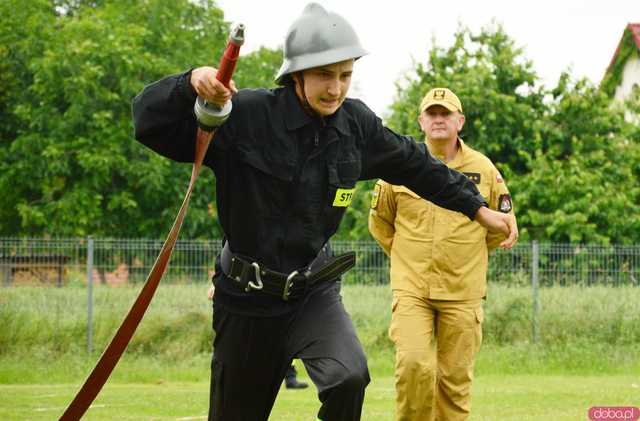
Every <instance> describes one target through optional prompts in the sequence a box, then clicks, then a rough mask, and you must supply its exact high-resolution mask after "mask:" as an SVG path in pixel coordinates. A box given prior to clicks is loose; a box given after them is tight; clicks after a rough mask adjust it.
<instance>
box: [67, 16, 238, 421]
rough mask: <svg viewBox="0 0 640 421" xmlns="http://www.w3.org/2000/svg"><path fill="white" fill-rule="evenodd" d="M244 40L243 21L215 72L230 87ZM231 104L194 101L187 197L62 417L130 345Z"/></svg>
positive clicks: (85, 404) (75, 413)
mask: <svg viewBox="0 0 640 421" xmlns="http://www.w3.org/2000/svg"><path fill="white" fill-rule="evenodd" d="M243 43H244V25H242V24H238V25H236V26H235V27H234V28H233V29H232V30H231V33H230V35H229V40H228V42H227V46H226V48H225V50H224V53H223V55H222V58H221V59H220V65H219V68H218V72H217V74H216V79H218V80H219V81H220V82H221V83H222V84H223V85H225V86H226V87H227V88H229V82H230V81H231V76H232V75H233V71H234V70H235V67H236V62H237V60H238V56H239V54H240V47H241V46H242V44H243ZM231 108H232V106H231V101H227V102H226V103H225V104H224V106H222V107H219V106H217V105H215V104H211V103H208V102H207V101H206V100H205V99H204V98H202V97H200V96H198V98H197V100H196V103H195V105H194V113H195V115H196V119H197V120H198V129H197V132H196V147H195V157H194V162H193V169H192V171H191V179H190V181H189V187H188V189H187V193H186V194H185V197H184V200H183V201H182V206H180V210H179V211H178V215H177V216H176V219H175V221H174V222H173V226H172V227H171V230H170V231H169V234H168V235H167V238H166V240H165V242H164V244H163V246H162V249H161V250H160V254H159V255H158V257H157V259H156V261H155V263H154V264H153V267H152V268H151V271H150V272H149V275H148V276H147V280H146V281H145V284H144V286H143V287H142V290H141V291H140V293H139V294H138V298H136V301H135V302H134V303H133V305H132V306H131V309H130V310H129V313H127V316H126V317H125V318H124V320H123V321H122V324H121V325H120V327H119V328H118V331H117V332H116V334H115V335H114V337H113V339H111V343H109V345H108V346H107V348H106V349H105V351H104V352H103V353H102V356H101V357H100V359H99V360H98V363H97V364H96V366H95V367H94V368H93V370H92V371H91V374H89V377H87V379H86V380H85V382H84V384H83V385H82V388H81V389H80V390H79V391H78V393H77V394H76V396H75V398H74V399H73V401H71V403H70V404H69V406H68V407H67V409H66V410H65V412H64V413H63V414H62V416H61V417H60V421H76V420H79V419H80V418H82V416H83V415H84V413H85V412H86V411H87V409H89V406H90V405H91V403H92V402H93V401H94V399H95V398H96V396H97V395H98V393H100V390H101V389H102V387H103V386H104V384H105V383H106V381H107V380H108V379H109V376H110V375H111V372H112V371H113V369H114V368H115V366H116V364H117V363H118V361H119V360H120V357H121V356H122V354H123V353H124V350H125V349H126V348H127V345H128V344H129V341H130V340H131V338H132V337H133V334H134V333H135V331H136V329H137V327H138V324H139V323H140V321H141V320H142V317H143V316H144V313H145V312H146V311H147V308H148V307H149V304H150V303H151V300H152V299H153V295H154V293H155V291H156V289H157V287H158V284H159V283H160V280H161V279H162V275H163V274H164V272H165V269H166V268H167V264H168V263H169V258H170V257H171V253H172V252H173V247H174V245H175V243H176V240H177V239H178V234H179V233H180V228H181V226H182V221H183V220H184V216H185V214H186V211H187V208H188V207H189V199H190V198H191V192H192V191H193V187H194V185H195V182H196V179H197V178H198V174H199V173H200V167H201V166H202V161H203V159H204V156H205V154H206V152H207V148H208V147H209V143H210V142H211V139H212V138H213V135H214V133H215V129H216V128H217V127H219V126H220V125H222V123H224V121H225V120H226V119H227V117H229V114H230V113H231Z"/></svg>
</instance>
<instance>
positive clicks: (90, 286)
mask: <svg viewBox="0 0 640 421" xmlns="http://www.w3.org/2000/svg"><path fill="white" fill-rule="evenodd" d="M87 352H88V353H89V354H91V352H93V237H92V236H89V237H87Z"/></svg>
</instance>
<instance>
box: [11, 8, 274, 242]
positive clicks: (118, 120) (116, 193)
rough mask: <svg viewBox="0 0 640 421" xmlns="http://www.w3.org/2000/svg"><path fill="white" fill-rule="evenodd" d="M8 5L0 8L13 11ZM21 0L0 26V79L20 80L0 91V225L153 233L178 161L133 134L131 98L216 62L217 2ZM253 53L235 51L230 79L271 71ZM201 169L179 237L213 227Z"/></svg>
mask: <svg viewBox="0 0 640 421" xmlns="http://www.w3.org/2000/svg"><path fill="white" fill-rule="evenodd" d="M18 3H19V2H17V1H11V2H7V3H2V5H3V6H2V7H6V8H7V9H13V10H17V11H22V10H23V9H25V8H24V7H23V6H22V5H21V4H22V3H21V4H20V5H18ZM27 4H28V5H29V7H28V9H29V11H25V13H28V14H26V15H25V16H28V17H29V18H28V19H27V18H26V17H25V19H23V20H19V19H12V20H4V21H3V26H2V27H0V31H1V32H0V36H1V38H0V41H2V44H0V54H2V55H3V58H4V57H7V56H8V57H10V58H12V60H8V61H5V60H3V61H2V66H4V67H3V69H2V70H4V69H5V68H8V73H5V72H2V76H1V77H3V78H5V79H3V82H4V81H5V80H8V79H9V78H12V79H15V81H17V83H18V85H19V86H20V90H13V91H10V92H6V93H5V92H2V93H0V101H1V102H0V110H2V121H3V122H5V121H9V123H8V124H6V125H4V127H3V129H0V130H3V131H2V136H3V138H2V140H3V142H2V148H0V154H2V155H1V157H2V158H3V159H2V161H1V162H0V193H2V194H3V195H4V196H3V197H4V198H9V200H8V201H4V200H3V204H4V205H2V206H0V221H2V225H0V235H67V236H69V235H87V234H94V235H102V236H136V237H138V236H144V237H160V236H162V235H164V233H165V232H166V230H167V229H168V227H170V225H171V223H172V222H173V218H174V216H175V212H176V211H177V208H178V206H179V205H180V201H181V197H182V195H183V194H184V191H185V189H186V185H187V183H188V180H189V174H190V166H188V165H184V164H177V163H174V162H171V161H168V160H166V159H164V158H161V157H159V156H157V155H156V154H154V153H152V152H150V151H148V150H147V149H146V148H144V147H143V146H141V145H139V144H138V143H137V142H135V141H133V136H132V124H131V105H130V104H131V100H132V99H133V97H134V96H135V95H136V94H137V93H138V92H140V91H141V90H142V88H143V86H144V85H145V84H146V83H150V82H152V81H154V80H157V79H159V78H160V77H162V76H165V75H167V74H171V73H177V72H180V71H184V70H185V69H188V68H189V66H192V67H196V66H199V65H204V64H213V65H215V64H217V59H218V57H219V54H221V52H222V49H223V47H224V45H225V43H226V39H227V36H228V31H229V25H228V23H227V22H225V21H224V17H223V13H222V11H221V10H220V9H218V8H217V7H216V6H215V4H214V3H213V2H212V1H199V2H191V1H188V0H179V1H172V2H165V1H162V0H151V1H142V0H137V1H133V2H131V1H123V0H117V1H112V2H95V1H77V0H74V1H66V2H65V1H58V2H55V3H54V4H51V3H49V2H44V1H42V2H33V3H29V2H27ZM32 10H37V11H38V12H39V13H38V14H33V13H32ZM6 15H7V14H5V16H6ZM33 16H37V17H38V18H37V19H36V18H35V17H33ZM5 21H8V22H5ZM49 28H51V31H53V30H54V29H55V37H53V36H52V34H51V32H50V31H48V29H49ZM11 34H16V35H13V38H12V35H11ZM15 39H19V40H22V43H21V44H19V45H18V47H19V48H17V49H13V47H12V45H13V44H12V42H13V41H14V40H15ZM9 46H11V48H9ZM7 51H9V53H7ZM216 55H217V56H216ZM253 57H257V58H255V59H253ZM260 57H270V56H269V52H268V51H267V50H264V51H261V52H259V53H257V54H254V55H253V56H251V58H250V59H248V60H247V61H248V63H249V64H250V65H251V66H254V67H255V68H253V69H250V68H248V67H247V66H246V65H245V64H244V63H243V64H242V65H239V66H238V77H239V78H240V79H242V78H245V79H246V80H247V81H258V80H260V81H261V80H262V79H260V78H261V77H262V78H264V75H265V73H266V72H267V71H268V69H269V66H270V65H271V68H273V69H274V70H273V72H272V74H274V73H275V66H276V65H275V64H273V62H271V64H263V63H260ZM252 60H253V61H252ZM278 64H279V63H278ZM25 70H26V71H25ZM243 74H245V75H243ZM248 83H249V82H248ZM3 86H4V83H3ZM7 86H8V85H7ZM209 173H210V172H208V171H205V172H204V173H203V179H202V180H200V182H199V184H198V186H197V187H196V190H197V191H196V192H194V196H193V203H192V209H191V212H190V215H189V218H188V223H186V224H185V228H184V229H185V231H186V235H188V236H191V237H196V236H202V237H210V236H211V235H212V234H214V235H215V234H216V233H217V229H218V228H217V224H216V222H217V220H216V218H215V211H214V209H215V206H213V198H214V197H215V196H214V194H213V192H212V190H213V188H214V187H213V186H214V183H213V177H212V175H211V174H209Z"/></svg>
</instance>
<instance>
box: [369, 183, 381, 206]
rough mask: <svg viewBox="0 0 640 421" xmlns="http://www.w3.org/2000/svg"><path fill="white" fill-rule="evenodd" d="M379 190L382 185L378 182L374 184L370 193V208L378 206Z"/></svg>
mask: <svg viewBox="0 0 640 421" xmlns="http://www.w3.org/2000/svg"><path fill="white" fill-rule="evenodd" d="M380 190H382V186H380V184H376V185H375V186H374V188H373V192H372V193H371V209H375V208H377V207H378V199H379V198H380Z"/></svg>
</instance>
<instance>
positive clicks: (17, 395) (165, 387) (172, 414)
mask: <svg viewBox="0 0 640 421" xmlns="http://www.w3.org/2000/svg"><path fill="white" fill-rule="evenodd" d="M76 387H77V386H76V385H70V384H55V385H0V396H2V402H3V403H2V404H1V405H0V419H2V420H5V421H13V420H16V421H17V420H51V419H56V418H58V417H59V416H60V414H61V413H62V411H63V410H64V408H65V406H66V405H67V404H68V403H69V401H70V400H71V398H72V396H73V394H74V393H75V391H76ZM393 396H394V392H393V378H392V377H377V378H374V379H373V381H372V383H371V385H370V386H369V387H368V389H367V398H366V402H365V406H364V412H363V418H362V419H363V420H376V421H377V420H392V419H393ZM473 399H474V400H473V411H472V412H473V415H472V417H471V420H500V421H508V420H513V421H516V420H517V421H521V420H532V421H533V420H535V421H539V420H554V421H556V420H557V421H562V420H567V421H569V420H572V421H574V420H588V417H587V411H588V409H589V407H591V406H594V405H612V406H613V405H615V406H623V405H626V406H638V405H640V376H631V375H629V376H536V375H529V376H522V375H509V376H498V375H487V376H479V377H477V378H476V381H475V384H474V398H473ZM247 404H250V400H249V398H248V401H247ZM207 405H208V384H207V383H204V382H198V383H181V382H158V383H157V384H148V383H145V384H135V383H109V384H107V385H106V386H105V388H104V390H103V391H102V393H101V394H100V395H99V396H98V398H97V399H96V401H95V402H94V404H93V406H92V407H91V408H90V409H89V411H88V412H87V414H86V415H85V417H84V418H83V419H85V420H185V421H186V420H203V419H206V413H207ZM317 409H318V402H317V400H316V396H315V390H314V389H313V388H310V389H307V390H296V391H290V390H286V389H284V388H283V389H282V391H281V393H280V395H279V396H278V400H277V401H276V406H275V408H274V410H273V412H272V416H271V418H270V419H271V420H276V421H280V420H283V421H299V420H313V419H314V415H315V413H316V411H317Z"/></svg>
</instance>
